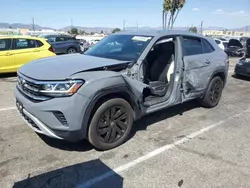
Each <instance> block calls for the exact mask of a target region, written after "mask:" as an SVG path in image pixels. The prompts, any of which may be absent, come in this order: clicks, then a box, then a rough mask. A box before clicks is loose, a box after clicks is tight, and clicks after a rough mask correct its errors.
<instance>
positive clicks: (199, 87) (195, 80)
mask: <svg viewBox="0 0 250 188" xmlns="http://www.w3.org/2000/svg"><path fill="white" fill-rule="evenodd" d="M206 44H207V43H206ZM207 45H209V44H207ZM203 46H204V44H203V39H201V38H196V37H186V36H183V37H182V49H183V50H182V52H183V69H184V71H183V81H182V83H183V99H182V100H183V101H187V100H190V99H194V98H197V97H199V96H201V95H202V94H203V93H204V92H205V90H206V88H207V84H208V82H209V79H210V76H211V74H210V73H211V66H212V64H213V63H212V62H211V60H210V58H209V53H206V52H205V49H203V48H204V47H203ZM210 48H211V49H207V50H210V51H211V52H212V51H213V50H214V49H213V47H211V45H210ZM207 50H206V51H207ZM211 52H210V53H211Z"/></svg>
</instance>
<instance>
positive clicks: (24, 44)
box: [15, 39, 37, 49]
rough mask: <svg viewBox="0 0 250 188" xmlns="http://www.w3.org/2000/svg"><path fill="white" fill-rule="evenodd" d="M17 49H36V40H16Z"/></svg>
mask: <svg viewBox="0 0 250 188" xmlns="http://www.w3.org/2000/svg"><path fill="white" fill-rule="evenodd" d="M15 41H16V42H15V49H27V48H36V45H37V44H36V40H31V39H16V40H15Z"/></svg>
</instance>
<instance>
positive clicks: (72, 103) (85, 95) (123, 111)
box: [15, 31, 229, 150]
mask: <svg viewBox="0 0 250 188" xmlns="http://www.w3.org/2000/svg"><path fill="white" fill-rule="evenodd" d="M228 66H229V60H228V56H227V55H226V54H225V52H224V51H223V50H221V49H220V48H219V47H218V45H217V44H216V43H215V41H214V40H213V39H210V38H206V37H204V36H203V35H199V34H194V33H190V32H183V31H165V32H157V31H147V32H142V31H134V32H129V31H127V32H126V31H125V32H119V33H114V34H111V35H109V36H107V37H105V38H104V39H103V40H101V41H100V42H98V43H96V44H95V45H94V46H93V47H92V48H91V49H89V50H87V51H86V53H85V54H71V55H65V56H57V57H54V58H50V59H44V60H37V61H34V62H33V63H31V64H28V65H24V66H23V67H22V68H21V69H19V71H18V83H17V87H16V89H15V98H16V104H17V108H18V109H19V111H20V114H21V115H22V116H23V117H24V119H25V120H26V122H27V123H28V125H30V127H31V128H32V129H33V130H34V131H36V132H38V133H40V134H45V135H47V136H49V137H52V138H56V139H66V140H69V141H79V140H81V139H88V140H89V142H90V143H91V144H92V145H93V146H95V147H96V148H98V149H100V150H108V149H111V148H114V147H117V146H119V145H121V144H122V143H123V142H125V141H126V139H127V138H128V137H129V134H130V132H131V128H132V126H133V122H134V121H135V120H138V119H139V118H141V117H143V116H145V115H147V114H150V113H153V112H156V111H159V110H162V109H164V108H167V107H170V106H173V105H177V104H180V103H183V102H186V101H190V100H193V99H197V100H198V101H199V102H200V103H201V105H202V106H204V107H206V108H213V107H215V106H217V105H218V103H219V101H220V98H221V95H222V91H223V88H224V86H225V84H226V81H227V75H228ZM23 82H26V83H27V84H26V85H24V84H23ZM31 93H32V94H31Z"/></svg>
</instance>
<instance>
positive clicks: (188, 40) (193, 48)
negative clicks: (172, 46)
mask: <svg viewBox="0 0 250 188" xmlns="http://www.w3.org/2000/svg"><path fill="white" fill-rule="evenodd" d="M182 46H183V52H184V56H190V55H199V54H202V53H203V49H202V41H201V39H200V38H196V37H183V44H182Z"/></svg>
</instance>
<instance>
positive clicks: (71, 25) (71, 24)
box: [70, 18, 73, 30]
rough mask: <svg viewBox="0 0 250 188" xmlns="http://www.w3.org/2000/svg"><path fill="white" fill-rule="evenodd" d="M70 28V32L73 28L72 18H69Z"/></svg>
mask: <svg viewBox="0 0 250 188" xmlns="http://www.w3.org/2000/svg"><path fill="white" fill-rule="evenodd" d="M70 28H71V30H72V28H73V19H72V18H70Z"/></svg>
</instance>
